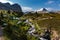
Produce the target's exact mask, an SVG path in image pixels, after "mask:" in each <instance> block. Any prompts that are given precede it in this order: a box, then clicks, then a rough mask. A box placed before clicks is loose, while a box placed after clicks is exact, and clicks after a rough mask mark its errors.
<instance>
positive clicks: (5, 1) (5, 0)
mask: <svg viewBox="0 0 60 40" xmlns="http://www.w3.org/2000/svg"><path fill="white" fill-rule="evenodd" d="M0 2H2V3H7V2H9V3H10V4H13V2H11V1H9V0H0Z"/></svg>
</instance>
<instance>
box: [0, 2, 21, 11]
mask: <svg viewBox="0 0 60 40" xmlns="http://www.w3.org/2000/svg"><path fill="white" fill-rule="evenodd" d="M0 10H12V11H16V12H22V9H21V7H20V5H18V4H13V5H10V3H1V2H0Z"/></svg>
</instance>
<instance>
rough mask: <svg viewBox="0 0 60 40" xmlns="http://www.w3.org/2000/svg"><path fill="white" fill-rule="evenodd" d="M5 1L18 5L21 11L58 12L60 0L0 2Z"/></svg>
mask: <svg viewBox="0 0 60 40" xmlns="http://www.w3.org/2000/svg"><path fill="white" fill-rule="evenodd" d="M0 1H7V2H9V3H11V4H13V3H18V4H19V5H20V6H21V8H22V10H23V11H31V10H40V9H41V8H47V9H48V10H60V0H0Z"/></svg>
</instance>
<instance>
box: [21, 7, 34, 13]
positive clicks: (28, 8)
mask: <svg viewBox="0 0 60 40" xmlns="http://www.w3.org/2000/svg"><path fill="white" fill-rule="evenodd" d="M22 10H23V12H26V11H33V9H32V8H31V7H22Z"/></svg>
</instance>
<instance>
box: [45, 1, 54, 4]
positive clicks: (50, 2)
mask: <svg viewBox="0 0 60 40" xmlns="http://www.w3.org/2000/svg"><path fill="white" fill-rule="evenodd" d="M54 2H55V1H48V2H47V3H46V4H52V3H54Z"/></svg>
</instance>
